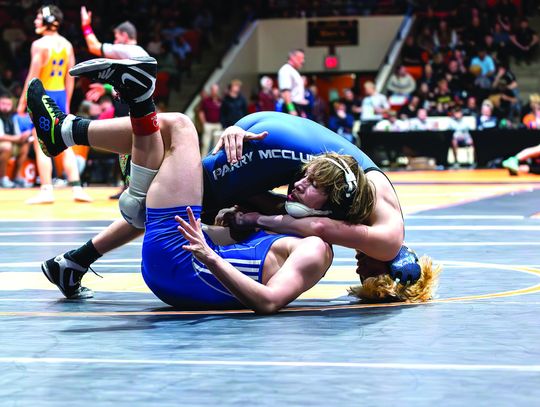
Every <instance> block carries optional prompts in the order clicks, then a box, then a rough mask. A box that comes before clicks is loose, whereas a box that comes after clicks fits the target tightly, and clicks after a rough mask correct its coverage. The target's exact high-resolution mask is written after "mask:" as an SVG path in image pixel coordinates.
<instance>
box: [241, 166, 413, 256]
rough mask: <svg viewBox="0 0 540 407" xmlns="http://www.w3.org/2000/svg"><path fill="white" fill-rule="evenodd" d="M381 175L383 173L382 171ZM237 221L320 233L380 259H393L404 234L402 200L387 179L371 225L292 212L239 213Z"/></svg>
mask: <svg viewBox="0 0 540 407" xmlns="http://www.w3.org/2000/svg"><path fill="white" fill-rule="evenodd" d="M378 176H379V174H374V175H373V177H378ZM381 177H384V175H382V174H381ZM381 179H382V178H381ZM236 221H237V222H238V223H240V224H241V225H243V226H247V225H249V224H251V225H253V226H258V227H262V228H264V229H269V230H272V231H273V232H276V233H285V234H293V235H297V236H319V237H320V238H321V239H323V240H324V241H325V242H328V243H330V244H337V245H340V246H345V247H350V248H352V249H355V250H359V251H361V252H363V253H365V254H367V255H368V256H370V257H373V258H374V259H377V260H381V261H389V260H392V259H393V258H394V257H395V256H396V255H397V253H398V251H399V249H400V248H401V245H402V243H403V234H404V229H403V217H402V215H401V209H400V207H399V202H398V201H397V197H396V195H395V192H394V190H393V188H392V186H391V184H390V183H387V182H377V188H376V205H375V209H374V211H373V214H372V215H371V217H370V221H369V225H362V224H357V225H353V224H348V223H345V222H342V221H338V220H334V219H330V218H322V217H309V218H301V219H295V218H293V217H291V216H289V215H266V216H265V215H260V214H257V213H247V214H244V215H239V216H237V217H236Z"/></svg>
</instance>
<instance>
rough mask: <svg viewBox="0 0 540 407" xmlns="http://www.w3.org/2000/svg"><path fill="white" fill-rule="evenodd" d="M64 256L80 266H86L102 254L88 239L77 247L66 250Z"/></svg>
mask: <svg viewBox="0 0 540 407" xmlns="http://www.w3.org/2000/svg"><path fill="white" fill-rule="evenodd" d="M64 256H65V257H66V258H67V259H69V260H72V261H74V262H75V263H77V264H79V265H81V266H82V267H85V268H88V267H90V265H91V264H92V263H94V262H95V261H96V260H97V259H99V258H100V257H101V256H102V255H101V254H100V253H99V252H98V251H97V250H96V248H95V246H94V244H93V243H92V240H89V241H88V242H86V243H85V244H83V245H82V246H81V247H79V248H78V249H75V250H71V251H69V252H67V253H66V254H64Z"/></svg>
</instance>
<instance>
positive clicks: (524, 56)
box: [510, 18, 538, 64]
mask: <svg viewBox="0 0 540 407" xmlns="http://www.w3.org/2000/svg"><path fill="white" fill-rule="evenodd" d="M510 42H511V43H512V45H513V47H514V56H515V57H516V59H517V61H525V62H526V63H527V64H530V63H531V59H532V57H533V55H534V53H535V52H536V48H537V45H538V34H537V33H536V31H534V30H533V29H532V28H530V27H529V20H527V19H526V18H522V19H521V21H520V22H519V27H518V29H517V30H516V31H515V32H514V33H513V34H512V35H510Z"/></svg>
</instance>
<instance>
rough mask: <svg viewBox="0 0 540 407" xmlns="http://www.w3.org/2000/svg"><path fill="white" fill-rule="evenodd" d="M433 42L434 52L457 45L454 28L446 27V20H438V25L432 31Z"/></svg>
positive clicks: (446, 49) (450, 48) (447, 49)
mask: <svg viewBox="0 0 540 407" xmlns="http://www.w3.org/2000/svg"><path fill="white" fill-rule="evenodd" d="M433 44H434V45H435V52H446V51H449V50H454V49H455V48H456V46H457V45H458V35H457V33H456V30H454V29H450V28H448V22H447V21H446V20H440V21H439V27H437V29H436V30H435V31H434V32H433Z"/></svg>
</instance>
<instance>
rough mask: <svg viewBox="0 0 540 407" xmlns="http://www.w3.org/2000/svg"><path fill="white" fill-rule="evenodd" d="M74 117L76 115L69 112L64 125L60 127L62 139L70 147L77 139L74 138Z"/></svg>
mask: <svg viewBox="0 0 540 407" xmlns="http://www.w3.org/2000/svg"><path fill="white" fill-rule="evenodd" d="M73 119H75V116H74V115H72V114H68V115H67V116H66V118H65V119H64V122H63V123H62V127H61V128H60V134H61V135H62V140H63V141H64V144H65V145H66V146H68V147H71V146H74V145H75V141H74V140H73Z"/></svg>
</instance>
